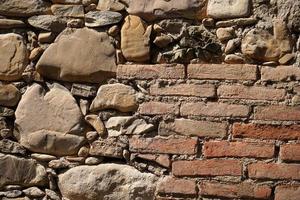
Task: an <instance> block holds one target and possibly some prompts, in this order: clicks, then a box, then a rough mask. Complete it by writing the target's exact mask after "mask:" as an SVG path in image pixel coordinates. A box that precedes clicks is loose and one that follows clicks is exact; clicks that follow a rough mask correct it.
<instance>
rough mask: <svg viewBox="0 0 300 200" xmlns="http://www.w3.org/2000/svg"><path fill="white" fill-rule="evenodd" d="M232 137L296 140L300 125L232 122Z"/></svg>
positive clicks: (299, 137)
mask: <svg viewBox="0 0 300 200" xmlns="http://www.w3.org/2000/svg"><path fill="white" fill-rule="evenodd" d="M232 134H233V136H234V137H243V138H255V139H270V140H298V139H300V126H299V125H291V126H277V125H265V124H242V123H235V124H233V129H232Z"/></svg>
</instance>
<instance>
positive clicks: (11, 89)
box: [0, 84, 21, 106]
mask: <svg viewBox="0 0 300 200" xmlns="http://www.w3.org/2000/svg"><path fill="white" fill-rule="evenodd" d="M20 98H21V92H20V91H19V90H18V88H16V87H15V86H14V85H12V84H8V85H0V105H1V106H15V105H17V104H18V102H19V100H20Z"/></svg>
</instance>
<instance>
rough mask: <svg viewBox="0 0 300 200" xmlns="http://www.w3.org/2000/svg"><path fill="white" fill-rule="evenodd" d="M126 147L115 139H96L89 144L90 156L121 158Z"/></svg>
mask: <svg viewBox="0 0 300 200" xmlns="http://www.w3.org/2000/svg"><path fill="white" fill-rule="evenodd" d="M126 146H127V145H126V144H125V143H124V142H122V141H120V140H118V139H117V138H107V139H98V140H96V141H94V142H93V143H92V144H91V148H90V155H93V156H105V157H112V158H122V157H123V150H124V149H125V148H126Z"/></svg>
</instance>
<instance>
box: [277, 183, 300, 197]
mask: <svg viewBox="0 0 300 200" xmlns="http://www.w3.org/2000/svg"><path fill="white" fill-rule="evenodd" d="M299 198H300V186H296V185H295V186H291V185H280V186H277V187H276V189H275V200H299Z"/></svg>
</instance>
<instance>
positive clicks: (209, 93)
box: [150, 84, 216, 97]
mask: <svg viewBox="0 0 300 200" xmlns="http://www.w3.org/2000/svg"><path fill="white" fill-rule="evenodd" d="M215 93H216V92H215V86H214V85H212V84H202V85H195V84H179V85H172V86H166V87H159V86H158V84H156V85H152V86H151V87H150V94H151V95H155V96H195V97H214V96H215Z"/></svg>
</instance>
